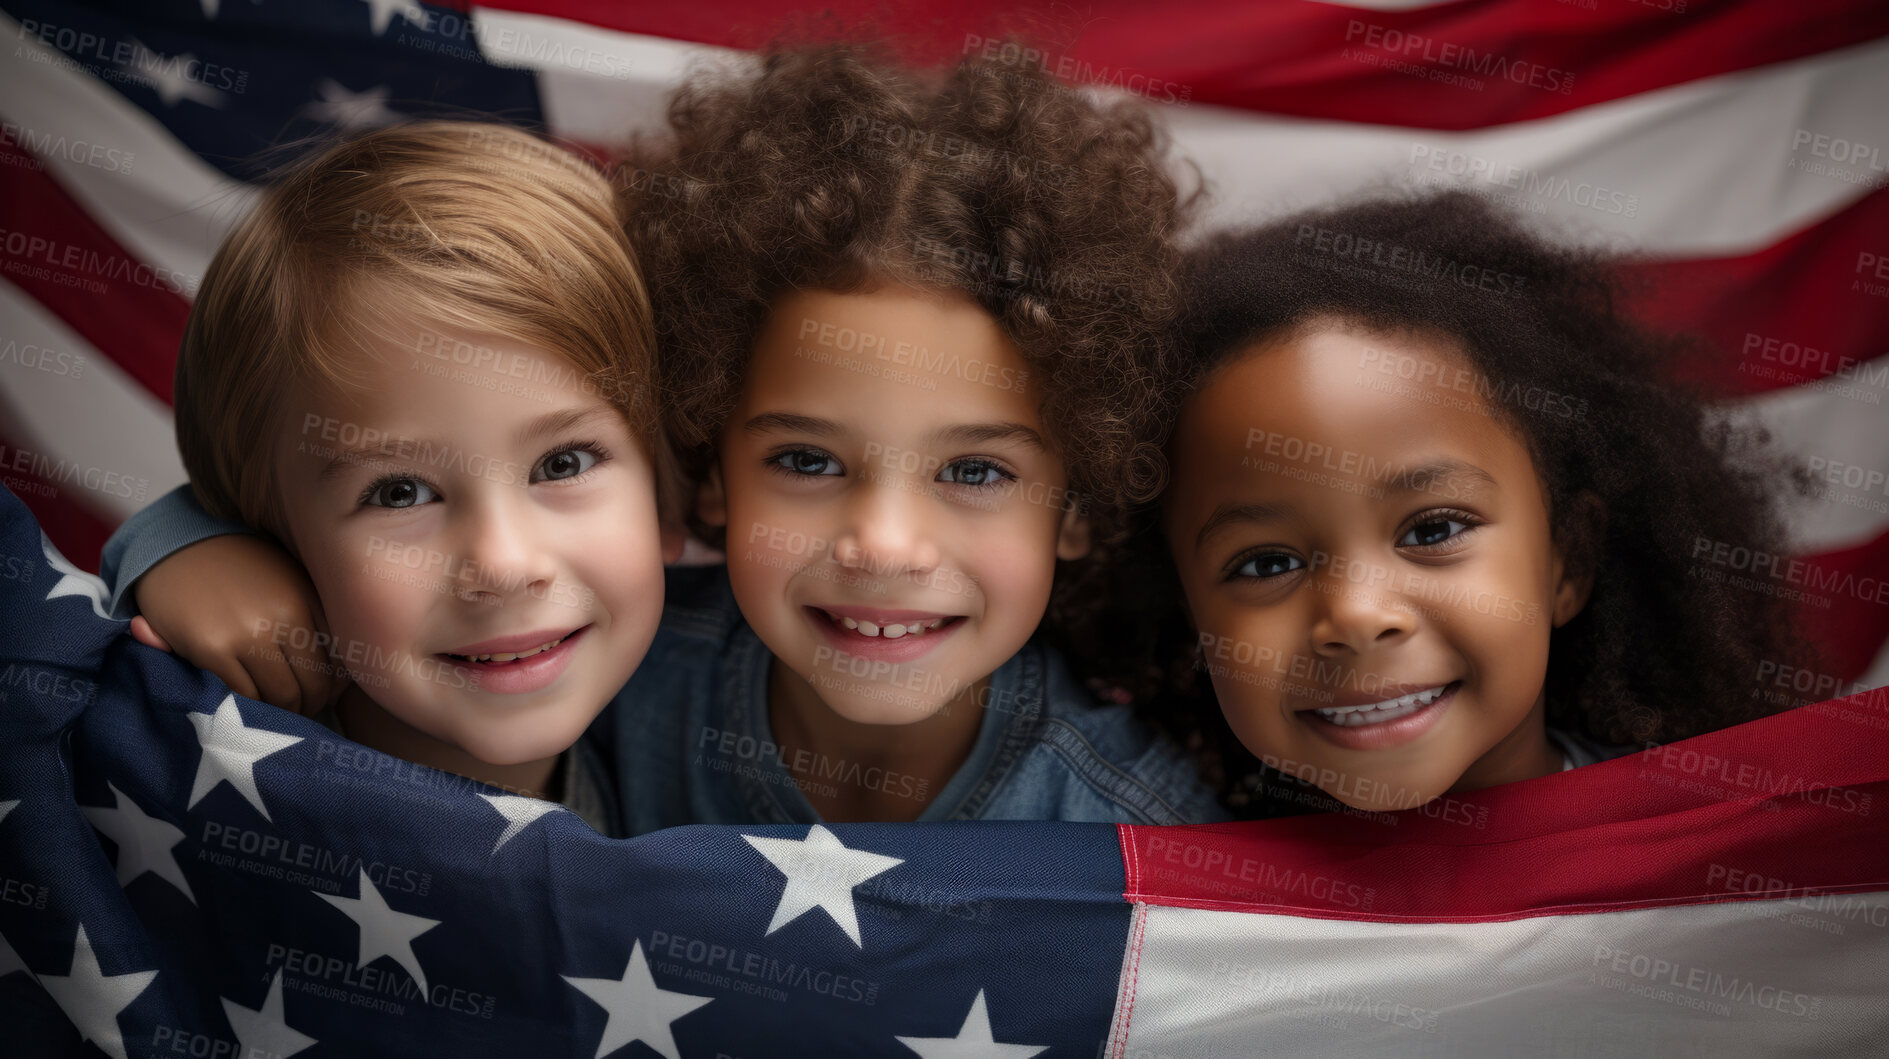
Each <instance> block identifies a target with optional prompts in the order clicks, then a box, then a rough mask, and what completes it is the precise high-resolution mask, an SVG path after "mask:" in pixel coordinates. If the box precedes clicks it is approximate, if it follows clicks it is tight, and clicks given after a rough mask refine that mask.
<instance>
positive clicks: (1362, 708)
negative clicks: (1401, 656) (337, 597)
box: [1294, 680, 1463, 750]
mask: <svg viewBox="0 0 1889 1059" xmlns="http://www.w3.org/2000/svg"><path fill="white" fill-rule="evenodd" d="M1462 686H1463V683H1462V681H1460V680H1452V681H1450V682H1449V683H1447V684H1432V685H1430V686H1429V687H1422V688H1415V689H1412V690H1404V689H1403V688H1396V689H1387V690H1395V691H1398V692H1399V694H1398V695H1396V696H1394V697H1391V698H1387V699H1379V700H1377V701H1374V702H1348V703H1340V704H1338V705H1335V706H1320V707H1313V708H1308V709H1302V710H1298V711H1296V712H1295V714H1294V716H1296V717H1297V718H1298V719H1299V720H1300V721H1301V722H1303V723H1304V724H1306V725H1307V726H1309V727H1310V728H1311V729H1312V730H1313V731H1314V732H1316V733H1318V734H1319V735H1320V736H1321V737H1323V738H1324V739H1325V740H1326V741H1327V742H1330V743H1335V744H1337V745H1338V746H1341V747H1344V748H1346V749H1348V750H1387V749H1389V748H1391V747H1395V746H1401V745H1403V744H1405V743H1408V742H1410V741H1411V740H1413V739H1416V738H1417V737H1418V736H1420V735H1422V734H1423V733H1424V732H1426V731H1429V730H1430V728H1431V727H1432V726H1433V725H1435V724H1436V723H1437V722H1438V721H1439V720H1440V719H1441V718H1442V717H1443V715H1444V714H1445V713H1447V712H1448V711H1449V708H1450V706H1451V704H1452V703H1454V702H1455V701H1456V693H1457V692H1458V691H1459V690H1461V688H1462Z"/></svg>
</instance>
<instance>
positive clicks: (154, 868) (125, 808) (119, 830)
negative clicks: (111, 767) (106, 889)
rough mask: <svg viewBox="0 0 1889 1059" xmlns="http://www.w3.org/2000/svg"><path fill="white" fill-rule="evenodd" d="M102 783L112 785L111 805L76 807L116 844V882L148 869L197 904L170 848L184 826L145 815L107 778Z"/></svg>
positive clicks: (126, 881)
mask: <svg viewBox="0 0 1889 1059" xmlns="http://www.w3.org/2000/svg"><path fill="white" fill-rule="evenodd" d="M105 786H107V787H109V788H111V792H112V805H111V808H109V809H107V808H105V807H104V806H101V805H82V806H80V807H79V808H80V809H82V810H83V811H84V812H85V817H86V819H88V820H90V821H92V826H93V827H95V828H97V829H98V830H100V831H102V832H104V834H105V837H106V838H109V839H111V840H112V841H113V842H116V843H117V844H118V885H119V886H120V887H124V886H128V885H130V883H131V880H133V879H135V878H137V877H138V876H140V875H143V874H144V873H145V872H147V871H148V872H150V873H151V874H152V875H155V876H157V877H158V878H160V879H163V880H164V881H165V882H167V883H170V884H171V885H172V886H175V887H177V888H178V889H179V890H182V891H183V892H184V896H185V897H187V898H189V899H190V903H191V904H193V905H194V904H196V903H197V895H196V894H193V893H191V892H190V883H188V882H187V881H185V879H184V872H183V869H182V868H179V867H178V866H177V856H176V855H175V854H173V853H172V852H171V850H172V849H174V848H175V847H176V846H177V843H179V842H182V841H183V840H184V832H183V830H182V829H181V828H178V827H175V826H173V825H172V824H171V823H170V821H168V820H160V819H158V818H157V817H155V816H147V815H145V812H144V810H143V809H141V808H139V807H138V803H137V802H134V801H132V800H131V796H130V795H127V794H126V793H125V792H123V791H121V790H119V789H118V788H117V786H116V785H114V784H112V783H109V782H107V783H106V784H105Z"/></svg>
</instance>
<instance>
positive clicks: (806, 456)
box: [767, 449, 846, 478]
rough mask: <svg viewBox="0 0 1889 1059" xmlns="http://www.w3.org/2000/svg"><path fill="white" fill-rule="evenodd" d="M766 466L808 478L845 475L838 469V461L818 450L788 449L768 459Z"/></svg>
mask: <svg viewBox="0 0 1889 1059" xmlns="http://www.w3.org/2000/svg"><path fill="white" fill-rule="evenodd" d="M767 464H768V466H769V467H773V468H776V469H778V470H781V471H783V472H785V473H787V474H798V475H804V476H806V477H809V478H830V477H832V476H834V475H839V474H844V473H846V472H845V470H844V469H843V468H841V467H840V461H838V460H836V459H834V458H833V457H832V456H829V455H827V454H826V453H824V452H821V451H820V450H819V449H788V450H787V451H786V452H783V453H780V454H778V455H775V456H770V457H768V460H767Z"/></svg>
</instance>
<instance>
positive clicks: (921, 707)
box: [821, 690, 944, 727]
mask: <svg viewBox="0 0 1889 1059" xmlns="http://www.w3.org/2000/svg"><path fill="white" fill-rule="evenodd" d="M898 694H900V693H899V692H898V691H896V690H888V691H887V693H886V698H884V699H878V698H870V699H869V698H863V697H855V698H851V699H848V700H847V701H844V702H833V701H831V700H827V699H822V700H821V701H823V702H825V703H826V706H827V709H829V710H832V711H833V712H834V713H836V714H839V715H840V716H841V717H844V718H845V719H847V720H849V721H851V722H853V723H854V724H875V725H886V726H889V727H890V726H897V725H902V724H917V723H918V722H920V721H922V720H925V719H926V718H929V717H931V716H932V715H934V714H936V713H937V712H938V710H939V708H940V707H942V706H943V705H944V703H942V702H924V701H920V700H917V699H910V700H907V699H900V698H894V697H893V696H896V695H898Z"/></svg>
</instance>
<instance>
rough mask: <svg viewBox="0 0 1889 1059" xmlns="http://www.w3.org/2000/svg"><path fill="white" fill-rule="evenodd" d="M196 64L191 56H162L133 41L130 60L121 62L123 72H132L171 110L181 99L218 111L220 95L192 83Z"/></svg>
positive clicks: (202, 85)
mask: <svg viewBox="0 0 1889 1059" xmlns="http://www.w3.org/2000/svg"><path fill="white" fill-rule="evenodd" d="M196 61H197V56H196V55H195V54H194V53H191V52H185V53H184V54H182V55H164V54H162V53H160V52H154V51H152V50H151V49H149V48H147V47H145V46H144V45H143V44H142V43H141V42H139V41H138V40H136V39H135V38H134V39H133V40H132V42H131V58H130V59H127V60H126V61H125V62H124V64H123V65H124V68H125V69H127V70H129V71H131V72H132V74H134V75H135V76H136V77H137V78H138V79H139V80H141V81H143V82H145V83H146V84H148V85H150V86H151V90H152V91H154V92H156V93H157V98H159V99H161V100H163V101H164V105H165V106H167V107H174V106H176V105H177V102H178V101H179V100H182V99H194V100H196V101H197V102H199V103H201V104H203V105H204V106H206V107H221V106H222V105H223V93H222V92H220V91H218V90H216V89H214V88H211V87H210V86H209V85H206V84H204V83H203V82H202V81H196V80H192V79H191V77H190V66H191V64H192V63H194V62H196Z"/></svg>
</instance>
